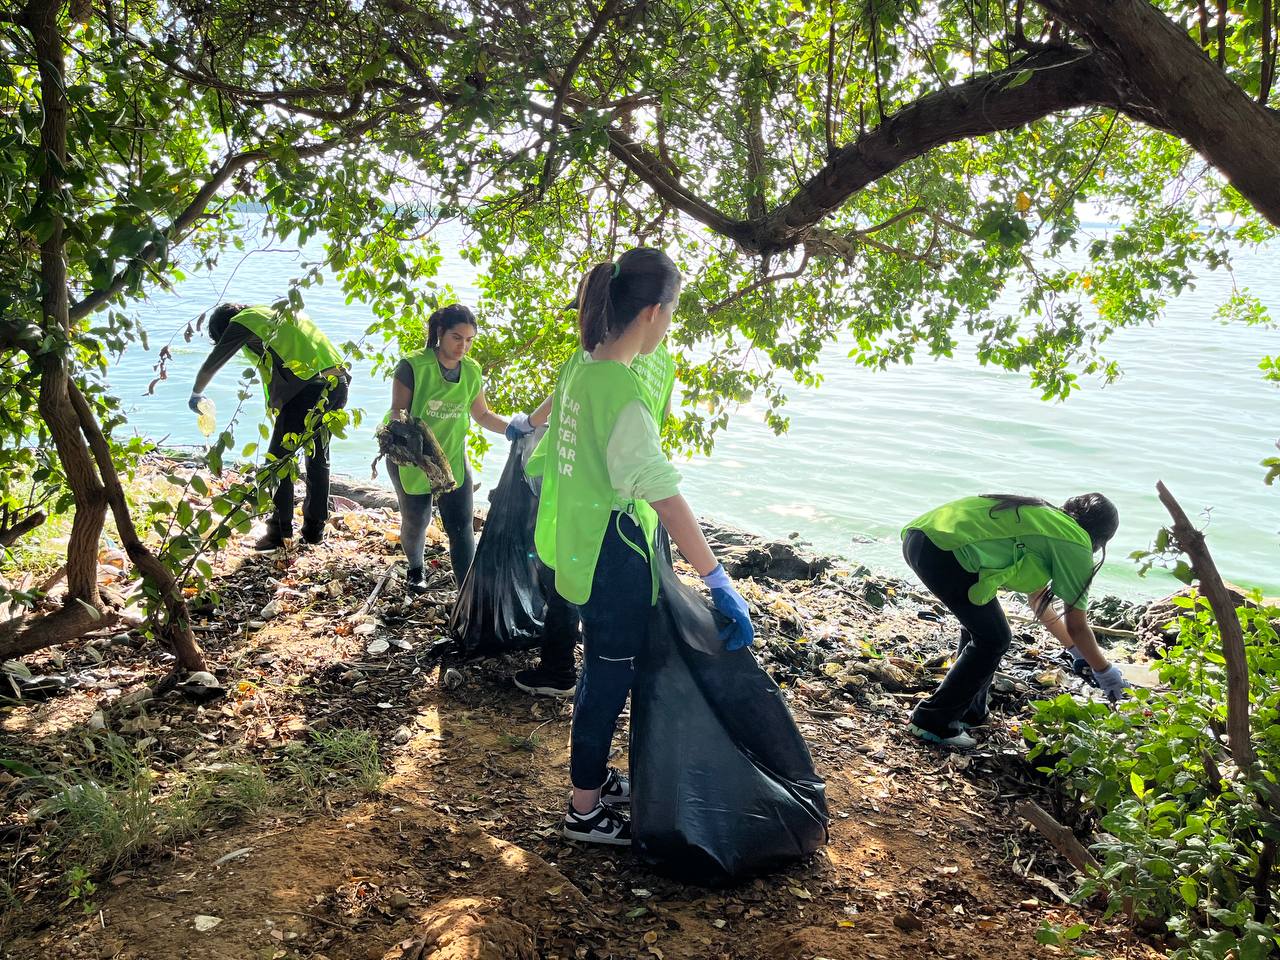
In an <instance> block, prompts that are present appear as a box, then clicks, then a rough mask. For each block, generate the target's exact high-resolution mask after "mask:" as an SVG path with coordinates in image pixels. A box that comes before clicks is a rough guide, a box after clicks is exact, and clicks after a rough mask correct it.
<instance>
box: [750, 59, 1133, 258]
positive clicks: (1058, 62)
mask: <svg viewBox="0 0 1280 960" xmlns="http://www.w3.org/2000/svg"><path fill="white" fill-rule="evenodd" d="M1015 81H1016V82H1015ZM1118 101H1119V96H1118V94H1117V93H1116V91H1115V90H1114V89H1113V88H1112V86H1111V85H1110V83H1109V82H1108V81H1107V79H1106V77H1105V75H1104V74H1103V73H1102V71H1101V70H1100V69H1099V63H1098V60H1097V58H1096V57H1095V56H1094V55H1093V54H1092V53H1090V52H1089V51H1087V50H1081V49H1077V48H1071V47H1066V48H1058V49H1054V50H1048V51H1044V52H1041V53H1036V54H1032V55H1031V56H1028V57H1025V58H1023V59H1022V60H1019V61H1018V62H1016V63H1015V64H1013V65H1012V66H1010V67H1009V68H1008V69H1006V70H1000V71H997V72H995V73H990V74H985V75H983V76H980V77H975V78H974V79H972V80H969V81H966V82H964V83H961V84H957V85H955V86H952V87H947V88H945V89H943V90H939V91H937V92H935V93H931V94H927V95H925V96H923V97H921V98H920V99H919V100H916V101H915V102H914V103H912V104H910V105H908V106H906V107H904V108H903V109H902V110H899V111H898V112H897V113H896V114H894V115H893V116H891V117H889V118H888V119H886V120H885V121H884V122H883V123H881V124H880V125H879V126H877V127H875V128H874V129H872V130H870V131H868V132H867V133H866V134H864V135H862V136H861V137H859V138H858V139H857V140H856V141H854V142H853V143H851V144H849V145H847V146H845V147H842V148H841V149H840V150H838V151H837V152H836V154H835V156H834V157H832V159H831V160H830V161H829V162H828V163H827V164H825V165H824V166H823V167H822V169H821V170H819V171H818V172H817V173H816V174H814V175H813V176H812V177H810V178H809V180H808V181H806V182H805V183H804V185H803V186H801V187H800V189H799V190H798V191H796V193H795V194H793V195H792V197H791V198H790V199H789V200H788V201H787V202H786V203H784V204H783V205H782V206H780V207H778V208H777V209H775V210H774V211H773V212H772V213H771V214H770V215H769V216H768V217H766V218H765V219H764V220H762V221H757V222H754V223H741V224H739V225H736V229H734V230H733V231H732V232H731V233H730V236H732V237H733V239H734V240H736V241H737V242H738V244H739V245H740V246H741V247H742V248H743V249H745V250H747V251H749V252H755V253H770V252H780V251H783V250H786V249H788V248H790V247H793V246H795V245H796V244H798V243H800V242H802V241H803V239H804V235H805V233H806V232H807V231H808V230H809V229H810V228H811V227H813V226H814V225H815V224H817V223H818V222H820V221H821V220H822V219H823V218H824V217H826V216H828V215H829V214H830V213H832V212H833V211H834V210H836V209H838V208H839V207H840V206H841V205H842V204H844V203H845V201H847V200H848V199H849V197H851V196H853V195H854V194H855V193H857V192H858V191H859V190H861V189H862V188H863V187H866V186H867V185H868V184H871V183H874V182H875V181H876V180H878V179H880V178H881V177H883V176H885V175H886V174H888V173H890V172H892V171H893V170H896V169H897V168H898V167H900V166H902V165H903V164H904V163H907V162H908V161H910V160H914V159H915V158H916V157H919V156H921V155H923V154H925V153H927V152H928V151H930V150H932V149H934V148H935V147H939V146H941V145H943V144H946V143H952V142H955V141H957V140H965V139H969V138H972V137H977V136H982V135H984V134H989V133H994V132H996V131H999V130H1009V129H1013V128H1016V127H1021V126H1025V125H1026V124H1028V123H1031V122H1033V121H1035V120H1038V119H1040V118H1042V117H1045V116H1048V115H1049V114H1052V113H1059V112H1061V111H1063V110H1069V109H1072V108H1075V107H1084V106H1093V105H1109V106H1116V105H1118Z"/></svg>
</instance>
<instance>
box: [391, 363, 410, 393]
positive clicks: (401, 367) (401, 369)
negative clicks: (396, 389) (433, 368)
mask: <svg viewBox="0 0 1280 960" xmlns="http://www.w3.org/2000/svg"><path fill="white" fill-rule="evenodd" d="M395 381H396V383H403V384H404V385H405V386H406V387H408V388H409V392H410V393H413V364H411V363H410V362H409V361H408V360H401V361H400V363H399V364H397V365H396V373H395Z"/></svg>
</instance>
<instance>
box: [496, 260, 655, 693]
mask: <svg viewBox="0 0 1280 960" xmlns="http://www.w3.org/2000/svg"><path fill="white" fill-rule="evenodd" d="M586 280H587V278H586V277H585V276H584V277H583V278H582V282H581V283H579V284H578V298H577V300H575V301H574V303H573V304H571V306H574V307H575V308H576V305H577V303H578V302H579V301H580V300H581V298H582V293H583V289H584V288H585V287H586ZM585 355H586V351H585V350H583V349H581V348H579V349H578V350H575V351H574V353H573V355H572V356H570V358H569V359H568V360H566V361H565V362H564V364H563V365H562V366H561V368H560V371H559V373H558V374H557V381H558V382H563V381H564V380H566V379H568V378H567V374H568V373H569V371H571V370H572V369H573V368H574V367H576V366H577V365H579V364H580V363H581V362H582V358H583V356H585ZM629 366H630V367H631V371H632V372H633V373H634V374H635V375H636V378H637V379H638V380H639V382H640V393H641V397H642V399H643V400H644V402H645V406H647V407H648V408H649V412H650V413H652V414H653V419H654V423H655V424H656V426H657V427H658V431H659V433H661V430H662V424H663V423H664V422H665V421H666V419H667V417H668V416H669V415H670V413H671V393H672V391H673V390H674V389H675V383H676V373H675V370H676V367H675V361H674V360H672V358H671V353H670V351H668V350H667V347H666V344H665V343H661V342H660V343H659V344H658V345H657V346H656V347H655V348H654V349H653V352H652V353H639V354H636V356H635V358H634V359H633V360H632V361H631V363H630V364H629ZM554 401H555V394H554V393H552V394H551V395H550V396H549V397H547V399H546V400H544V401H543V402H542V404H541V405H540V406H539V407H538V409H536V410H534V411H533V413H531V414H529V424H530V426H532V427H534V428H540V427H542V426H543V425H544V424H545V423H547V422H548V421H549V420H550V417H551V409H552V405H553V403H554ZM545 455H546V447H545V446H539V448H538V449H536V450H535V451H534V453H533V456H532V457H530V459H529V464H530V466H529V469H531V470H532V471H533V472H534V473H540V472H541V468H540V467H539V464H540V463H541V461H542V458H543V457H544V456H545ZM539 566H540V567H541V573H542V575H543V576H542V579H543V587H544V589H545V591H546V594H547V613H546V622H545V626H544V629H543V633H542V645H541V649H540V651H539V656H538V663H537V665H536V666H533V667H530V668H528V669H526V670H518V671H516V674H515V676H514V677H512V681H513V682H514V683H515V685H516V686H517V687H518V688H519V689H521V690H523V691H524V692H525V693H530V694H533V695H535V696H545V697H562V698H563V697H572V696H573V694H574V691H575V690H576V689H577V683H578V668H577V665H576V664H575V663H574V656H573V654H574V649H575V648H576V647H577V644H578V637H579V633H580V629H579V627H580V624H581V619H580V617H579V615H578V611H577V609H576V608H575V607H574V606H573V605H572V604H570V603H569V602H568V601H566V600H565V599H564V598H563V597H561V596H560V595H559V594H558V593H556V591H555V588H554V586H553V585H552V577H553V576H554V574H551V573H550V572H549V571H547V570H546V568H545V566H544V565H541V564H540V565H539Z"/></svg>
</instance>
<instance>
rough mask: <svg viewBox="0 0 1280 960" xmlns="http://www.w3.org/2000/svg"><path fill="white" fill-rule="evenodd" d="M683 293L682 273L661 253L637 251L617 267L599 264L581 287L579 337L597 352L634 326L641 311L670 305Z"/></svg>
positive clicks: (644, 250)
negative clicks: (610, 340)
mask: <svg viewBox="0 0 1280 960" xmlns="http://www.w3.org/2000/svg"><path fill="white" fill-rule="evenodd" d="M679 289H680V271H679V270H677V269H676V265H675V264H674V263H673V262H672V260H671V258H670V257H668V256H667V255H666V254H665V253H663V252H662V251H661V250H658V249H656V248H654V247H636V248H635V249H633V250H628V251H627V252H626V253H624V254H623V255H622V256H620V257H619V258H618V260H617V262H616V263H599V264H596V265H595V266H594V267H592V268H591V270H590V271H588V273H587V275H586V276H585V277H583V278H582V283H581V284H579V286H578V335H579V336H580V337H581V338H582V346H583V347H584V348H586V349H587V350H594V349H595V348H596V347H598V346H599V345H600V344H601V343H603V342H604V341H606V340H609V339H611V338H613V337H616V336H617V335H618V334H620V333H622V331H623V330H625V329H627V327H628V326H630V324H631V321H632V320H634V319H635V318H636V317H637V316H638V315H639V313H640V311H641V310H643V309H645V308H646V307H651V306H653V305H654V304H655V303H664V304H665V303H670V302H671V301H673V300H674V299H675V298H676V293H677V292H678V291H679Z"/></svg>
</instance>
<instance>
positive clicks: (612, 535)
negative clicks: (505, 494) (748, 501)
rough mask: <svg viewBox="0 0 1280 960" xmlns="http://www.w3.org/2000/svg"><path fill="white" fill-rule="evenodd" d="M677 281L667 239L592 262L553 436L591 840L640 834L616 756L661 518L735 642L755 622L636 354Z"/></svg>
mask: <svg viewBox="0 0 1280 960" xmlns="http://www.w3.org/2000/svg"><path fill="white" fill-rule="evenodd" d="M679 293H680V273H679V271H678V270H677V269H676V266H675V264H674V263H672V262H671V259H670V258H669V257H668V256H667V255H666V254H665V253H663V252H662V251H661V250H655V249H651V248H640V249H636V250H628V251H627V252H626V253H624V254H623V255H622V256H621V257H620V258H619V259H618V261H617V262H616V263H604V264H600V265H598V266H596V267H594V268H593V269H592V270H591V272H590V273H589V274H588V275H587V278H586V281H585V287H584V288H583V293H582V296H581V297H580V299H579V301H578V329H579V334H580V337H581V340H582V347H583V350H584V351H585V352H584V353H583V355H582V356H581V358H580V361H581V362H579V363H576V364H571V365H568V366H567V367H566V368H565V369H564V370H562V372H561V379H560V380H559V382H558V383H557V384H556V390H555V399H554V402H553V404H552V408H551V422H550V429H549V430H548V432H547V434H546V436H545V437H544V438H543V441H542V444H545V446H546V449H545V455H544V456H543V457H542V458H541V459H540V461H539V466H540V468H541V476H542V494H541V498H540V499H539V502H538V518H537V526H536V528H535V531H534V540H535V544H536V547H537V552H538V556H539V558H540V559H541V560H542V562H543V563H545V564H546V565H547V566H548V567H550V568H551V570H553V571H554V577H555V589H556V591H557V592H558V593H559V594H560V596H561V597H563V598H564V599H565V600H567V601H569V602H570V603H573V604H576V605H577V606H578V609H579V611H580V612H581V615H582V632H583V668H582V677H581V679H580V680H579V681H578V685H577V691H576V694H575V699H574V708H573V730H572V733H571V735H570V759H569V776H570V780H571V782H572V786H573V789H572V793H571V797H570V801H569V806H568V809H567V810H566V811H565V816H564V821H563V823H562V824H561V833H562V834H563V835H564V836H566V837H568V838H570V839H574V840H584V841H587V842H591V843H607V844H617V845H626V844H630V843H631V824H630V822H629V821H628V819H627V817H626V816H625V815H624V814H623V813H622V812H621V811H620V810H619V807H622V806H626V805H627V804H629V802H630V799H631V785H630V783H629V781H628V779H627V778H626V777H625V776H623V775H622V774H621V773H619V772H618V771H617V770H611V769H609V768H608V766H607V761H608V758H609V751H610V747H611V744H612V741H613V733H614V730H615V728H616V726H617V723H618V716H619V714H620V713H621V712H622V708H623V706H624V705H625V704H626V701H627V694H628V692H629V691H630V689H631V680H632V675H633V672H634V669H635V658H636V657H637V656H638V655H639V654H640V652H641V649H642V647H643V645H644V642H645V638H646V636H647V633H648V624H649V617H650V612H651V609H652V607H653V605H654V603H655V602H656V600H657V592H658V587H657V569H656V567H655V565H654V559H655V558H654V554H655V552H656V545H655V542H654V541H655V531H656V530H657V526H658V522H659V521H661V522H662V524H663V526H664V527H665V528H666V529H667V531H668V532H669V533H670V535H671V539H672V540H674V541H675V543H676V545H677V546H678V547H679V548H680V552H681V554H683V556H684V558H685V559H686V560H687V561H688V562H689V563H690V564H691V565H692V566H693V567H694V569H695V570H697V571H698V573H699V574H701V575H702V578H703V581H704V582H705V583H706V585H707V587H708V588H709V589H710V591H711V598H712V602H713V603H714V604H715V605H716V608H717V609H718V610H719V611H720V612H721V613H722V614H724V615H725V616H726V617H727V618H728V624H727V626H726V627H725V628H724V630H723V631H722V635H723V636H724V638H725V648H726V649H734V650H736V649H739V648H741V647H745V646H748V645H750V644H751V643H752V641H753V639H754V636H755V634H754V631H753V629H752V626H751V617H750V614H749V612H748V610H747V605H746V603H745V602H744V601H743V599H742V597H741V596H740V595H739V594H738V592H737V591H736V590H735V589H734V588H733V584H732V582H730V580H729V577H728V575H727V574H726V573H725V571H724V568H723V567H722V566H720V564H719V563H717V562H716V558H715V555H714V554H712V552H711V549H710V547H708V546H707V541H706V539H705V538H704V537H703V535H702V530H701V529H700V528H699V527H698V521H697V520H696V519H695V518H694V515H693V511H692V510H690V509H689V504H688V503H687V502H686V501H685V499H684V497H682V496H681V495H680V486H679V482H680V477H679V474H678V473H676V471H675V468H674V467H673V466H672V465H671V463H670V461H668V460H667V458H666V455H665V454H664V453H663V452H662V445H661V443H660V442H659V439H658V425H657V423H656V422H655V420H654V415H653V410H652V409H651V408H650V406H649V404H648V403H647V402H646V398H645V392H644V389H643V387H642V386H641V383H640V378H639V377H638V376H637V375H636V372H635V370H634V369H633V368H632V367H631V362H632V361H633V360H634V359H635V358H636V356H637V355H638V354H648V353H652V352H653V351H654V349H656V347H657V346H658V344H659V343H661V342H662V338H663V336H665V334H666V332H667V328H668V327H669V326H670V324H671V315H672V313H674V311H675V307H676V301H677V299H678V297H679ZM535 469H536V468H535Z"/></svg>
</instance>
